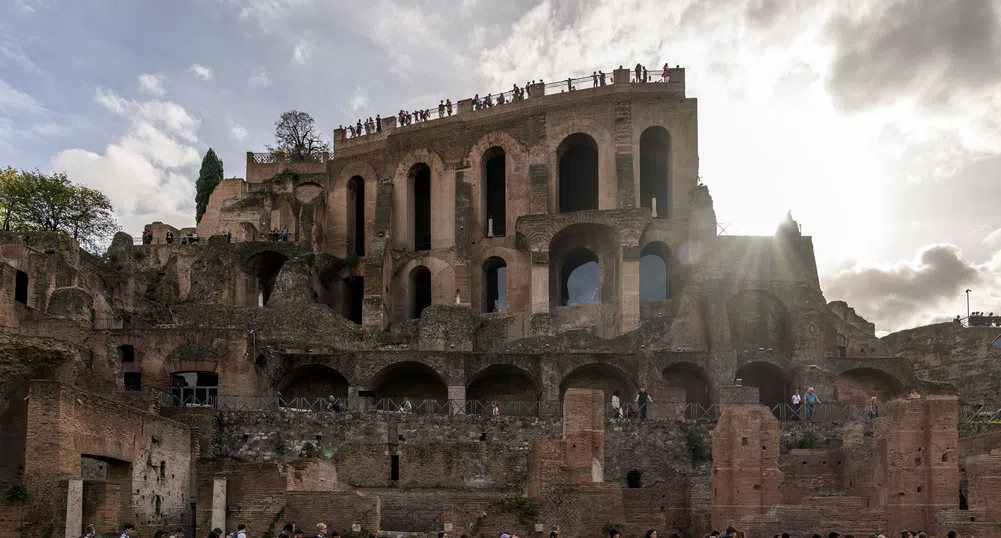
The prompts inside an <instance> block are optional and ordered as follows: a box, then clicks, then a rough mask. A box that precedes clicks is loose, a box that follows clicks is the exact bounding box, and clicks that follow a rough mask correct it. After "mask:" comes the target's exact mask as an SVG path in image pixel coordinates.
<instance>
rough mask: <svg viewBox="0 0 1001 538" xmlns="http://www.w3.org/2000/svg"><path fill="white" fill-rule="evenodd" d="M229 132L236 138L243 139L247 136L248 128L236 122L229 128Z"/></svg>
mask: <svg viewBox="0 0 1001 538" xmlns="http://www.w3.org/2000/svg"><path fill="white" fill-rule="evenodd" d="M229 134H230V136H232V137H233V138H234V139H235V140H243V139H244V138H247V130H246V129H245V128H244V127H243V126H242V125H240V124H239V123H234V124H232V125H231V126H230V128H229Z"/></svg>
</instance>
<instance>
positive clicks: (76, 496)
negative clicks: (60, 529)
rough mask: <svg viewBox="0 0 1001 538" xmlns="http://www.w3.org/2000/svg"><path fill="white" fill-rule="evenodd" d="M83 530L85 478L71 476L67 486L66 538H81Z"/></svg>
mask: <svg viewBox="0 0 1001 538" xmlns="http://www.w3.org/2000/svg"><path fill="white" fill-rule="evenodd" d="M82 531H83V479H82V478H70V479H69V484H67V487H66V538H80V533H81V532H82Z"/></svg>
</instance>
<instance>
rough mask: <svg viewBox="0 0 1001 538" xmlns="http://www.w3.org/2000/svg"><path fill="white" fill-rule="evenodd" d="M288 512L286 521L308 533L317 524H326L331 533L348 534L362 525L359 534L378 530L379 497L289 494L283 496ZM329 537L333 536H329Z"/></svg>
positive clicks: (306, 492)
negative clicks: (355, 526) (333, 531)
mask: <svg viewBox="0 0 1001 538" xmlns="http://www.w3.org/2000/svg"><path fill="white" fill-rule="evenodd" d="M285 502H286V504H287V506H288V510H287V511H286V512H285V520H286V521H294V522H295V523H296V526H297V527H299V528H302V529H305V530H306V531H307V532H309V530H310V529H313V528H314V526H315V525H316V524H317V523H326V524H327V527H328V528H329V529H330V530H331V531H332V530H339V531H341V532H345V533H347V532H348V531H351V528H352V525H355V524H357V525H361V528H362V532H365V531H375V530H377V529H379V528H380V527H379V523H380V513H379V498H378V497H375V496H372V495H363V494H361V493H356V492H347V491H345V492H331V491H290V492H288V493H287V495H286V497H285ZM329 534H331V535H332V533H329Z"/></svg>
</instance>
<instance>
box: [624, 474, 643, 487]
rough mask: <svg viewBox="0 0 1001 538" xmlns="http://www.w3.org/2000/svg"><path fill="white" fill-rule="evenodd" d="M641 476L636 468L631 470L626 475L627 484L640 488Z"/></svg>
mask: <svg viewBox="0 0 1001 538" xmlns="http://www.w3.org/2000/svg"><path fill="white" fill-rule="evenodd" d="M640 477H641V474H640V472H639V471H637V470H636V469H633V470H632V471H629V474H627V475H626V485H628V486H629V487H630V488H639V487H640Z"/></svg>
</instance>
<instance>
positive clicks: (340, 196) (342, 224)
mask: <svg viewBox="0 0 1001 538" xmlns="http://www.w3.org/2000/svg"><path fill="white" fill-rule="evenodd" d="M356 177H359V178H362V180H363V185H364V189H363V190H364V194H365V198H364V201H365V205H364V208H365V211H364V213H365V218H364V230H363V231H364V234H365V237H364V244H363V246H364V251H365V252H368V247H369V245H370V244H371V243H372V236H373V234H374V233H375V232H374V230H375V203H376V197H377V195H378V190H379V175H378V174H377V173H376V171H375V168H374V167H373V166H372V165H371V164H369V163H368V162H367V161H352V162H351V163H349V164H347V165H346V166H345V167H344V168H342V169H341V170H340V171H339V172H338V173H337V177H336V178H335V179H334V182H333V187H332V188H331V189H330V191H328V192H327V207H328V208H336V209H335V210H334V211H327V222H328V226H327V228H328V229H330V230H333V231H334V232H333V233H332V234H328V235H329V236H330V238H331V239H330V244H331V246H332V247H333V254H334V255H337V256H344V257H346V256H347V255H348V254H349V252H348V245H349V244H350V241H349V239H353V237H350V238H349V235H350V234H349V231H350V230H349V226H348V224H349V218H348V217H349V215H348V212H347V211H344V210H342V208H347V207H348V205H349V203H350V202H351V197H350V182H351V180H352V179H354V178H356Z"/></svg>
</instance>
